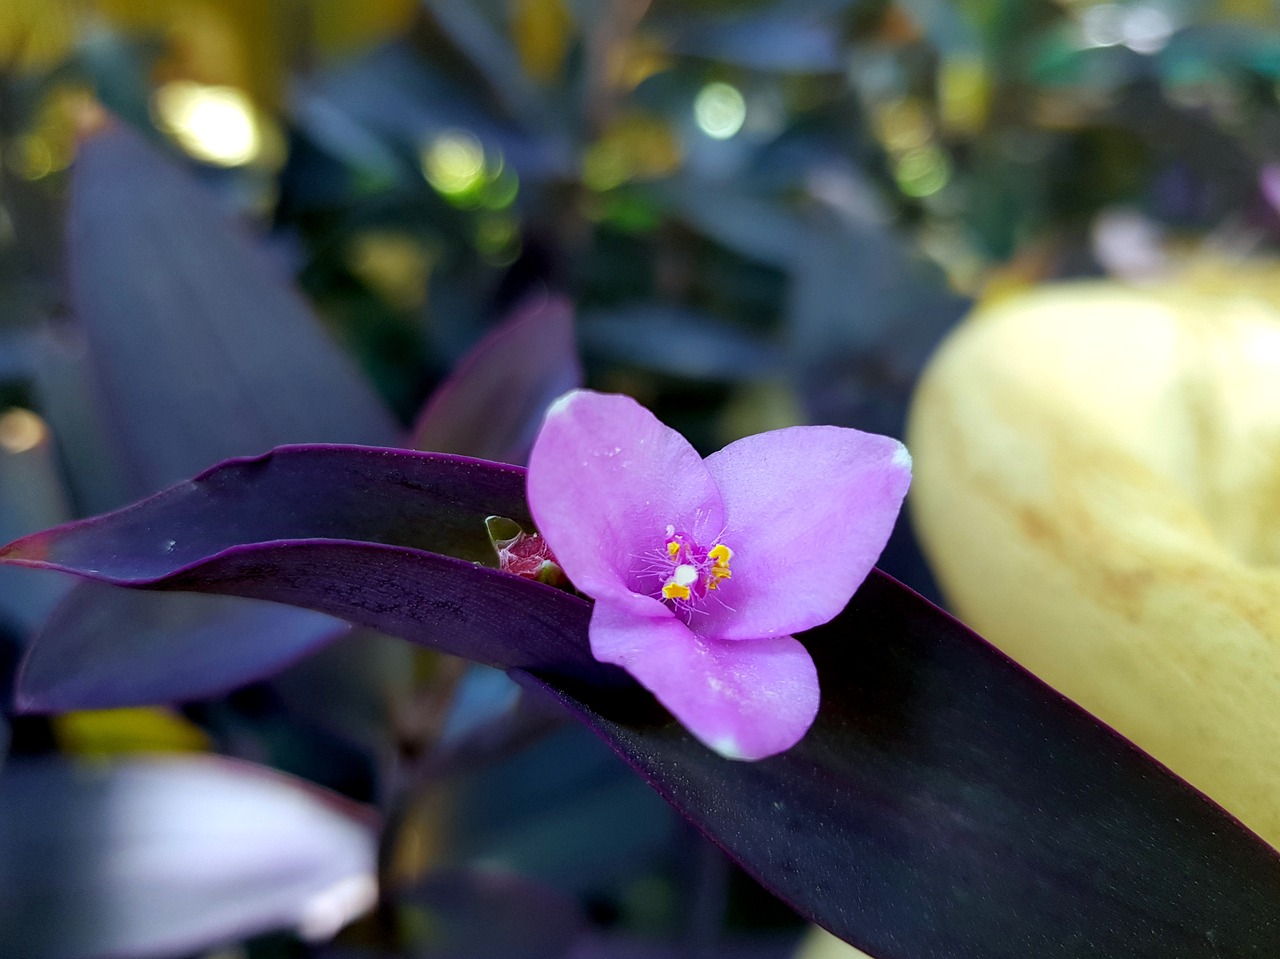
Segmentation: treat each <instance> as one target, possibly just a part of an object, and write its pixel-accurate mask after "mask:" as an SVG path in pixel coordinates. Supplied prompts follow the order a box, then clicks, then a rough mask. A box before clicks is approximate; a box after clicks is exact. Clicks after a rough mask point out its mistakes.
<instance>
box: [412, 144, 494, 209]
mask: <svg viewBox="0 0 1280 959" xmlns="http://www.w3.org/2000/svg"><path fill="white" fill-rule="evenodd" d="M422 173H423V175H424V176H425V177H426V178H427V182H428V183H430V184H431V185H432V186H433V187H435V189H436V190H438V191H439V192H440V193H442V194H444V195H445V196H446V197H457V196H462V195H464V194H468V193H470V192H471V191H473V190H475V189H476V188H477V187H478V186H480V185H481V184H482V183H483V182H484V179H485V167H484V147H483V146H481V145H480V141H479V140H477V139H476V138H475V137H474V136H473V135H472V134H470V133H468V132H467V131H466V130H450V131H449V132H447V133H442V134H440V136H438V137H436V138H435V140H433V141H432V142H431V144H430V145H429V146H428V147H427V148H426V149H425V150H424V151H423V153H422Z"/></svg>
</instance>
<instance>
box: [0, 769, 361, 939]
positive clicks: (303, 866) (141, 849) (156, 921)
mask: <svg viewBox="0 0 1280 959" xmlns="http://www.w3.org/2000/svg"><path fill="white" fill-rule="evenodd" d="M374 846H375V838H374V829H373V823H372V822H371V821H370V820H369V818H368V817H367V816H366V815H365V814H364V813H363V811H362V810H361V809H360V808H359V807H356V806H354V805H353V804H350V803H348V802H346V801H344V800H342V799H340V798H338V797H336V796H331V795H329V794H327V793H323V792H321V791H320V790H318V789H316V788H314V787H311V786H308V785H306V784H305V783H303V782H301V781H300V780H295V779H292V778H290V777H287V776H284V775H281V774H279V773H275V772H273V771H271V770H268V769H265V768H263V767H258V766H252V765H249V764H247V763H240V762H234V761H230V760H225V759H214V758H211V757H196V756H188V757H176V756H175V757H169V758H164V759H151V760H133V761H129V762H124V763H119V764H115V765H112V766H106V767H103V766H95V767H87V766H71V765H64V764H54V763H39V762H17V761H15V762H11V763H10V764H9V766H8V767H7V768H6V769H5V771H4V773H3V775H2V776H0V929H3V930H4V933H3V937H4V952H5V954H6V955H11V956H21V957H22V959H125V957H127V959H147V957H152V956H154V957H167V956H172V955H177V954H189V953H194V952H197V951H204V950H207V949H209V948H211V947H214V946H217V945H221V944H224V943H228V942H232V941H237V940H240V939H243V938H244V937H246V936H249V935H253V934H255V933H260V932H265V931H268V930H272V929H284V928H293V929H298V930H300V931H301V932H303V933H304V934H306V935H311V936H320V937H323V936H327V935H330V934H332V933H333V932H335V931H336V929H337V927H338V926H341V925H342V924H344V923H345V922H346V921H348V920H350V919H351V918H354V916H355V915H358V914H359V913H360V912H362V911H363V910H364V909H365V908H367V907H368V906H369V905H371V899H372V896H373V894H374V879H373V866H374Z"/></svg>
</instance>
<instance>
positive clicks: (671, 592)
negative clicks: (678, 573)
mask: <svg viewBox="0 0 1280 959" xmlns="http://www.w3.org/2000/svg"><path fill="white" fill-rule="evenodd" d="M691 595H692V594H691V593H690V592H689V587H688V586H681V585H680V584H679V583H675V582H672V583H667V585H666V586H664V587H662V598H663V599H688V598H689V597H690V596H691Z"/></svg>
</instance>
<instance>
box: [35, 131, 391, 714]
mask: <svg viewBox="0 0 1280 959" xmlns="http://www.w3.org/2000/svg"><path fill="white" fill-rule="evenodd" d="M68 225H69V231H70V243H69V250H68V261H69V272H70V277H71V294H72V303H73V307H74V313H75V315H76V318H77V319H78V320H79V322H80V325H81V326H82V327H83V331H84V336H85V339H86V340H87V342H88V347H89V349H88V351H87V356H88V365H87V366H86V365H85V364H84V363H83V362H81V361H78V359H77V358H78V356H79V355H80V354H78V353H77V352H75V351H62V352H55V351H53V350H49V351H47V352H48V356H47V357H46V362H45V364H44V367H45V369H46V373H47V376H46V381H52V382H54V385H58V384H61V385H62V386H66V385H73V386H75V387H76V390H75V397H74V398H73V400H72V401H71V402H65V399H66V397H65V391H62V392H61V393H60V394H59V396H58V400H59V401H58V402H57V403H55V404H54V412H56V413H57V414H58V415H57V417H56V425H57V426H58V427H59V428H60V429H61V430H62V431H63V432H64V433H65V434H66V436H64V439H65V438H66V437H70V438H71V439H73V440H75V439H78V440H80V441H88V444H86V442H76V443H73V444H71V445H70V446H69V447H68V449H69V451H70V453H71V465H72V466H73V467H75V468H74V469H73V470H72V472H73V477H74V478H75V479H77V480H78V481H79V484H80V487H81V488H80V490H79V491H80V493H81V495H83V496H87V497H88V500H89V502H91V503H97V504H99V505H101V503H102V501H103V500H104V498H105V499H107V500H111V499H115V498H116V497H117V496H118V493H119V489H120V487H121V486H122V485H123V486H125V487H127V488H129V489H131V490H132V494H131V495H142V494H145V493H149V492H152V491H154V490H155V489H158V488H160V487H161V486H164V485H165V484H167V483H171V482H174V481H175V480H177V479H180V478H182V477H185V476H189V475H190V474H191V473H193V472H195V471H196V470H199V469H202V468H203V467H205V466H207V465H208V464H210V463H212V462H216V461H218V460H221V459H224V458H226V457H228V456H235V455H241V454H248V453H257V452H260V451H261V450H263V449H266V448H269V447H271V446H275V445H277V444H280V443H285V442H291V441H292V442H298V441H305V440H332V441H347V442H373V443H388V444H390V443H393V442H395V439H396V435H397V430H396V427H395V424H394V423H393V421H392V419H391V417H390V415H389V414H388V413H387V411H386V409H385V408H384V407H383V404H382V402H381V401H380V400H379V399H378V397H377V396H376V395H375V394H374V392H373V390H372V389H371V388H370V387H369V386H368V384H367V383H366V382H365V381H364V380H363V378H362V377H361V376H360V375H359V373H358V372H357V371H356V369H355V368H354V366H353V364H352V363H351V362H350V361H349V359H348V358H347V357H346V356H345V355H344V354H343V353H342V352H341V350H339V349H338V347H337V346H336V345H335V344H334V343H333V342H332V341H331V340H330V339H329V337H328V335H327V334H326V333H325V331H324V329H323V328H322V327H321V325H320V323H319V321H318V320H317V319H316V318H315V317H314V316H313V315H312V314H311V312H310V310H309V309H308V307H307V306H306V304H305V303H304V302H303V300H302V299H301V298H300V297H299V296H298V294H297V293H296V291H295V290H294V289H293V288H292V286H291V285H290V283H289V282H288V280H287V279H286V278H285V277H284V276H282V275H280V273H279V271H278V270H277V269H276V268H275V267H274V266H273V265H272V264H271V263H270V261H269V260H268V259H267V258H266V256H264V254H263V252H262V251H261V250H260V249H259V248H258V247H257V245H256V244H255V243H254V242H253V241H252V240H251V239H250V237H249V236H248V235H247V234H246V233H245V232H244V231H242V229H241V228H240V227H239V226H238V225H236V224H233V223H232V222H230V220H229V218H228V217H227V216H226V215H225V214H224V212H223V211H222V210H221V209H219V208H218V206H217V205H216V204H215V203H214V202H213V201H212V200H211V199H210V198H209V197H208V196H207V195H206V194H205V192H204V191H203V190H202V189H200V188H199V187H198V186H196V185H195V184H194V183H192V182H191V181H190V179H189V178H188V177H187V175H186V174H185V173H184V172H183V171H182V170H181V169H179V168H178V167H177V166H176V165H174V164H173V163H171V162H169V161H168V160H167V159H165V158H164V157H163V156H161V155H160V154H159V153H157V152H156V151H155V150H154V149H153V148H152V147H151V146H149V145H148V144H146V143H145V142H144V141H143V140H142V139H141V138H140V137H138V136H137V135H136V134H134V133H132V132H131V131H130V130H129V129H128V128H127V127H125V126H123V125H119V124H117V125H113V126H110V127H108V128H106V129H105V130H104V131H103V132H101V133H99V134H97V135H95V136H93V137H91V138H89V139H88V140H87V141H86V142H84V143H83V144H82V145H81V147H80V151H79V154H78V156H77V160H76V166H75V170H74V174H73V182H72V191H71V197H70V203H69V210H68ZM103 431H105V432H106V433H107V435H109V436H110V438H111V439H112V440H113V441H115V443H116V444H118V446H119V449H118V450H115V449H113V448H110V449H104V448H101V446H102V444H101V440H100V438H99V434H100V433H101V432H103ZM86 448H87V450H88V452H87V462H86V461H85V459H86ZM112 453H118V454H120V455H119V456H117V457H116V458H115V459H112V457H111V454H112ZM104 464H105V465H107V466H111V467H120V468H122V470H123V471H124V472H127V474H128V475H127V476H118V475H116V473H117V472H118V470H115V469H106V470H104V469H103V466H104ZM116 501H117V502H118V501H119V500H118V499H116ZM348 631H349V627H348V626H347V625H346V624H345V623H341V622H338V621H336V620H325V619H324V618H322V617H319V616H316V615H314V614H301V615H300V614H299V613H297V611H290V610H284V609H281V608H279V607H276V608H272V607H259V606H258V605H257V604H254V603H250V602H246V601H243V600H239V601H238V600H232V599H221V600H217V601H214V602H210V601H208V600H204V601H199V600H188V599H186V598H183V597H179V596H168V597H151V596H146V595H139V596H125V595H121V594H115V593H112V592H111V591H109V590H106V589H102V588H99V589H96V590H94V591H93V592H92V593H79V592H78V591H77V592H75V593H73V594H72V595H71V596H70V597H69V598H68V599H67V601H66V602H65V604H64V605H63V606H62V607H61V608H59V609H58V610H57V612H56V614H55V615H54V617H53V618H52V619H51V620H49V621H48V622H46V624H45V626H44V629H43V631H42V633H41V635H40V637H39V639H38V641H37V642H36V643H35V644H34V646H33V647H32V649H31V652H30V655H29V659H28V661H27V663H26V666H25V673H26V676H27V680H26V684H25V686H24V688H25V689H26V692H27V694H28V697H29V698H28V705H29V706H32V707H36V706H39V707H40V708H46V709H52V708H61V707H63V706H64V705H66V704H67V702H68V697H71V698H75V699H83V702H81V705H84V706H89V705H93V704H96V705H101V706H106V705H128V704H135V703H146V702H155V701H157V694H158V691H157V690H156V689H155V688H154V687H153V686H151V685H148V682H147V680H148V677H149V676H154V675H155V674H154V673H149V672H148V671H147V670H145V669H142V668H140V664H141V663H143V662H146V661H147V660H148V659H151V660H152V661H153V662H154V661H156V660H158V659H159V658H160V657H165V658H167V660H168V672H167V673H166V674H165V676H166V688H167V690H168V696H166V697H163V698H168V699H190V698H193V697H197V696H204V695H209V694H210V693H213V692H217V691H222V690H225V689H227V688H229V687H232V686H236V685H240V684H242V683H244V682H247V681H249V680H252V679H256V678H259V677H260V676H262V675H265V674H267V673H269V672H272V671H274V670H275V669H277V668H279V667H280V666H282V665H284V664H285V663H286V662H288V661H289V660H292V659H296V658H298V657H299V656H301V655H303V654H304V653H306V652H307V651H309V650H311V649H314V648H316V647H317V646H320V645H323V644H325V643H327V642H331V641H333V640H335V639H337V638H338V637H340V636H341V635H343V634H344V633H346V632H348ZM265 635H270V636H271V637H272V642H265V641H263V638H262V637H263V636H265ZM197 650H198V651H199V652H198V653H196V655H194V656H193V655H192V654H193V652H195V651H197ZM80 661H87V662H94V661H97V662H100V663H102V664H103V668H104V669H105V668H110V669H111V671H112V673H113V674H114V675H113V676H111V677H108V676H107V675H106V674H105V673H103V674H102V675H99V676H98V677H96V678H93V677H88V676H85V675H83V674H82V675H81V676H80V677H79V678H76V677H75V676H71V674H70V671H68V670H66V668H65V667H66V664H68V663H71V662H80ZM45 664H53V667H54V669H55V671H56V670H57V669H59V668H61V669H62V670H63V673H62V675H63V676H70V682H71V685H70V686H68V687H62V686H59V685H58V682H57V676H55V675H51V674H50V673H49V672H48V671H46V670H45V668H44V667H45ZM203 667H207V669H205V668H203ZM181 676H186V677H188V678H189V680H190V681H189V682H188V683H187V684H186V685H185V686H183V685H181V684H180V683H179V682H178V680H179V678H180V677H181ZM86 679H88V680H90V683H89V685H88V686H85V685H81V684H82V683H83V682H84V681H85V680H86Z"/></svg>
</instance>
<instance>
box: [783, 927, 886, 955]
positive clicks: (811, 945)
mask: <svg viewBox="0 0 1280 959" xmlns="http://www.w3.org/2000/svg"><path fill="white" fill-rule="evenodd" d="M792 959H871V957H870V956H868V955H867V954H866V953H865V952H863V951H862V950H861V949H855V948H854V947H853V946H851V945H849V944H848V943H847V942H844V941H843V940H840V939H837V938H836V937H835V936H833V935H831V933H829V932H827V931H826V930H825V929H819V928H818V927H817V926H814V927H813V928H812V929H810V930H809V934H808V935H807V936H805V937H804V939H803V940H802V941H801V943H800V949H799V951H798V952H797V953H796V954H795V955H794V956H793V957H792Z"/></svg>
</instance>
